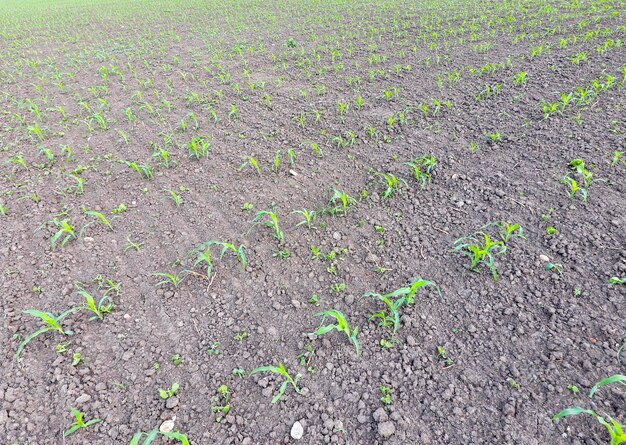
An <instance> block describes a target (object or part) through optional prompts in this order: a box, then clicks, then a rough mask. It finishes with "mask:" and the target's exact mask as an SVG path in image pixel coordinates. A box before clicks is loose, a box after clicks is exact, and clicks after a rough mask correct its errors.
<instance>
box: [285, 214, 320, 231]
mask: <svg viewBox="0 0 626 445" xmlns="http://www.w3.org/2000/svg"><path fill="white" fill-rule="evenodd" d="M291 213H296V214H298V215H300V216H302V221H300V222H299V223H298V224H296V227H300V226H304V225H306V227H307V228H308V229H309V230H310V229H312V228H313V224H314V223H315V221H316V220H317V212H316V211H315V210H307V209H302V210H294V211H293V212H291Z"/></svg>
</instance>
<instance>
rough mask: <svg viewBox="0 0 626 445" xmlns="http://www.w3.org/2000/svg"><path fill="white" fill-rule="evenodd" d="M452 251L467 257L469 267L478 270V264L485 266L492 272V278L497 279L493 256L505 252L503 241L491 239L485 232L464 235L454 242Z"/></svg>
mask: <svg viewBox="0 0 626 445" xmlns="http://www.w3.org/2000/svg"><path fill="white" fill-rule="evenodd" d="M452 252H459V253H461V255H464V256H467V257H469V259H470V261H471V264H470V269H471V270H473V271H474V272H480V270H479V266H480V265H484V266H486V267H487V268H488V269H489V270H490V271H491V273H492V274H493V280H494V281H497V280H498V271H497V270H496V266H495V256H496V255H500V254H503V253H504V252H506V246H505V245H504V241H492V240H491V238H490V237H489V235H487V234H486V233H485V232H476V233H475V234H473V235H469V236H464V237H462V238H459V239H457V240H456V241H455V242H454V246H453V248H452Z"/></svg>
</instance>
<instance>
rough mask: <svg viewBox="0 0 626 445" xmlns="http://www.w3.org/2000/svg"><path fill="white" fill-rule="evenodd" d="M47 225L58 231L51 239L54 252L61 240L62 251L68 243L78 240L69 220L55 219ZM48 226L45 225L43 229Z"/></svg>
mask: <svg viewBox="0 0 626 445" xmlns="http://www.w3.org/2000/svg"><path fill="white" fill-rule="evenodd" d="M46 224H51V225H53V226H55V227H56V228H57V229H58V230H57V231H56V233H55V234H54V236H53V237H52V238H51V239H50V247H51V248H52V250H54V249H55V248H56V246H57V243H59V240H61V242H60V246H61V249H63V248H64V247H65V245H66V244H67V243H68V241H70V240H71V239H73V238H76V232H74V228H73V227H72V226H71V225H70V220H69V219H63V220H58V219H56V218H55V219H53V220H51V221H48V222H47V223H46ZM46 224H44V225H43V226H42V227H44V226H45V225H46ZM40 228H41V227H40Z"/></svg>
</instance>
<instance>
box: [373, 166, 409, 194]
mask: <svg viewBox="0 0 626 445" xmlns="http://www.w3.org/2000/svg"><path fill="white" fill-rule="evenodd" d="M374 176H378V177H380V178H382V179H383V182H382V183H383V185H385V186H386V189H385V191H384V192H383V193H382V197H383V199H389V198H391V196H393V194H394V193H397V192H399V191H400V184H404V185H406V181H405V180H404V179H402V178H400V179H398V178H397V177H396V176H395V175H393V174H391V173H382V172H376V173H375V174H374Z"/></svg>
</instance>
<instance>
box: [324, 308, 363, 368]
mask: <svg viewBox="0 0 626 445" xmlns="http://www.w3.org/2000/svg"><path fill="white" fill-rule="evenodd" d="M315 316H316V317H322V324H323V323H324V321H325V320H326V317H332V318H334V319H335V320H336V321H337V323H331V324H328V325H326V326H320V327H319V328H318V329H317V330H316V331H315V332H314V334H315V335H319V336H321V335H324V334H327V333H329V332H331V331H332V330H337V331H339V332H343V333H344V334H346V336H347V337H348V339H349V340H350V342H352V344H353V345H354V349H355V350H356V356H357V357H359V355H361V347H360V345H359V341H358V340H357V335H359V327H358V326H356V327H355V328H354V329H350V326H349V325H348V321H347V320H346V316H345V315H344V314H343V313H341V312H339V311H337V310H334V309H330V310H327V311H324V312H320V313H319V314H315Z"/></svg>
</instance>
